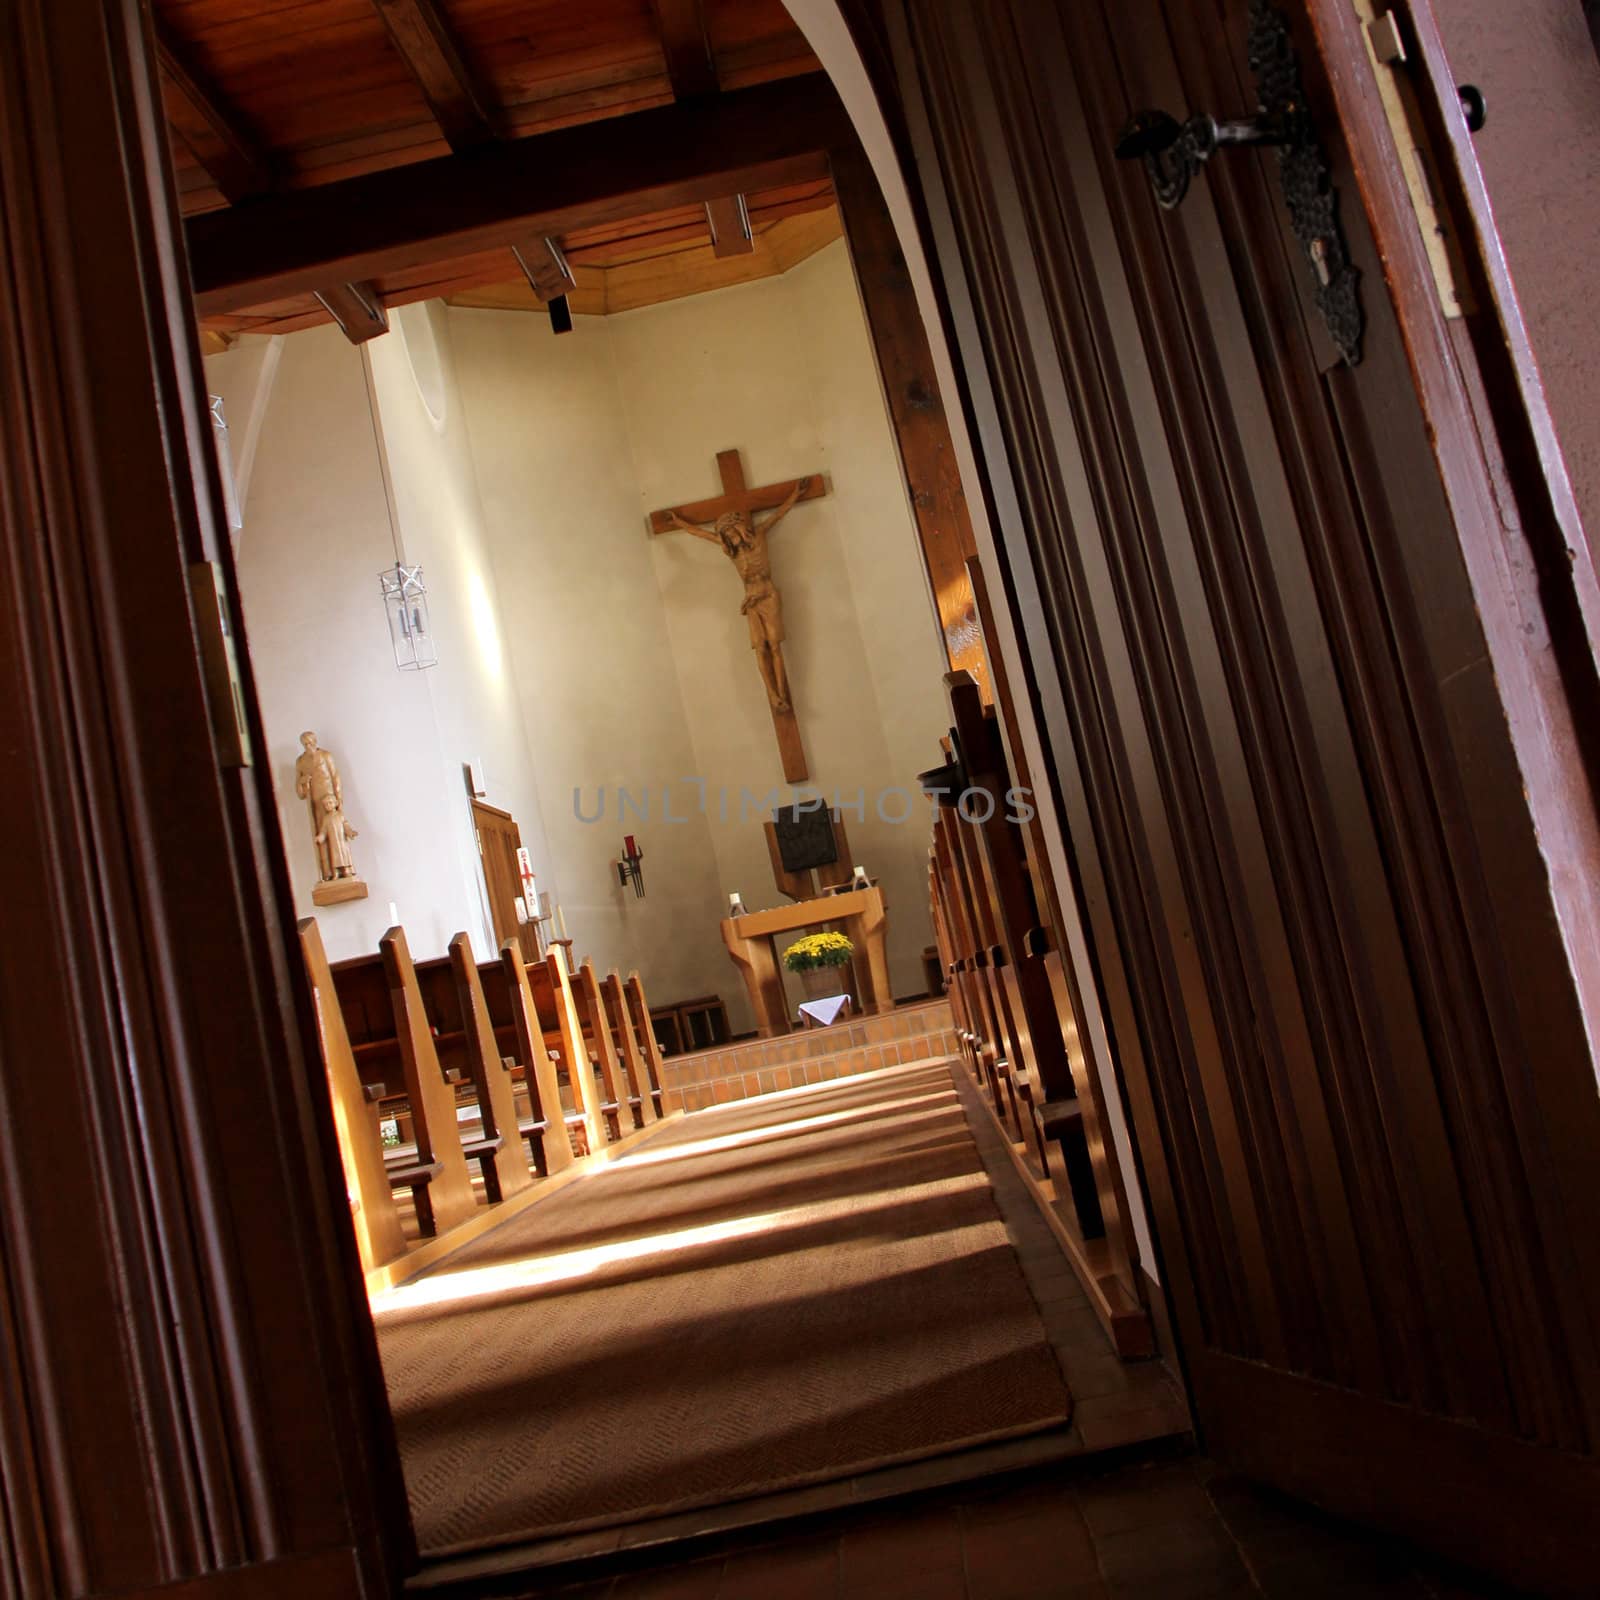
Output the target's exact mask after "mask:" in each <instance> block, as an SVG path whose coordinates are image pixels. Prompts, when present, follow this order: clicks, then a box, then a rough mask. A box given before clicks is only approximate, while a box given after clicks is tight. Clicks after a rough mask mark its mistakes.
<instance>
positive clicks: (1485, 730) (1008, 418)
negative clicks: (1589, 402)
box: [857, 0, 1600, 1590]
mask: <svg viewBox="0 0 1600 1600" xmlns="http://www.w3.org/2000/svg"><path fill="white" fill-rule="evenodd" d="M869 13H870V14H869ZM1363 13H1365V14H1363ZM857 21H858V23H860V24H862V26H861V27H860V30H859V36H860V38H861V40H862V41H863V42H864V44H865V47H866V49H867V52H868V55H869V65H876V67H877V69H878V72H879V79H880V82H881V83H882V84H884V85H888V86H890V98H893V99H897V100H898V102H899V104H898V106H897V107H896V108H895V109H896V110H897V111H900V112H903V115H904V127H905V130H906V137H907V140H908V144H909V147H910V149H909V153H910V154H912V155H914V157H915V167H914V168H913V167H912V166H911V164H910V163H907V171H908V172H911V171H914V172H915V174H916V182H917V183H918V185H919V186H920V199H921V201H922V202H923V204H924V205H925V206H926V211H927V218H928V223H929V238H930V243H931V245H932V247H933V255H934V257H935V261H936V265H937V267H938V270H939V272H940V274H941V275H942V279H943V288H944V290H945V291H946V293H947V304H948V310H949V314H950V320H951V327H952V330H953V332H954V334H955V336H956V341H957V345H958V349H959V355H960V358H961V364H962V367H963V370H964V377H965V381H966V382H967V384H968V385H969V393H968V396H967V398H968V400H969V403H970V413H971V416H972V418H973V421H974V424H975V427H976V432H977V437H978V442H979V445H980V449H981V455H982V460H983V466H984V469H985V471H986V474H987V476H988V479H989V488H990V489H991V490H992V500H991V504H992V510H993V520H994V522H995V525H996V529H997V539H998V541H999V543H1000V547H1001V553H1002V555H1003V557H1004V562H1005V565H1006V566H1007V568H1008V570H1007V572H1006V573H1005V575H1004V576H1005V578H1006V584H1007V600H1008V602H1009V603H1010V605H1011V607H1012V609H1013V613H1014V615H1015V616H1016V617H1017V618H1018V619H1019V621H1020V625H1021V629H1022V632H1023V637H1024V646H1025V655H1026V656H1027V657H1028V659H1029V670H1030V672H1031V674H1032V677H1033V681H1032V682H1031V683H1030V684H1029V686H1028V688H1029V697H1030V699H1031V700H1032V701H1033V702H1034V704H1035V705H1036V706H1037V707H1038V708H1039V710H1040V715H1041V719H1042V724H1043V725H1042V728H1041V733H1042V736H1043V738H1044V740H1045V743H1046V746H1047V752H1048V755H1049V757H1050V767H1051V769H1052V772H1053V775H1054V777H1055V779H1056V780H1057V781H1056V788H1057V799H1058V803H1059V805H1060V808H1061V820H1062V822H1063V824H1064V831H1065V833H1066V835H1067V837H1068V838H1069V839H1070V840H1071V844H1072V849H1073V851H1074V854H1075V869H1076V873H1077V881H1076V883H1075V884H1073V885H1071V886H1070V890H1069V892H1070V893H1072V894H1073V895H1074V896H1075V898H1076V901H1077V904H1078V908H1079V910H1080V912H1081V914H1082V917H1083V920H1084V923H1085V926H1086V928H1087V930H1088V932H1089V935H1090V939H1091V943H1092V946H1093V964H1092V967H1091V968H1090V969H1089V970H1086V971H1084V972H1082V973H1080V975H1079V976H1080V980H1081V981H1083V982H1084V983H1085V985H1086V986H1087V985H1090V984H1093V985H1095V986H1096V987H1097V989H1098V992H1099V996H1100V999H1101V1002H1102V1005H1103V1008H1104V1011H1105V1014H1106V1015H1107V1017H1108V1019H1109V1020H1110V1022H1111V1025H1112V1029H1113V1039H1112V1043H1113V1046H1114V1049H1115V1053H1116V1060H1117V1064H1118V1068H1119V1070H1120V1072H1121V1073H1122V1075H1123V1080H1124V1086H1125V1092H1126V1096H1127V1099H1128V1102H1129V1107H1130V1110H1131V1112H1132V1115H1133V1121H1134V1127H1135V1131H1136V1135H1137V1144H1138V1150H1139V1156H1140V1160H1141V1164H1142V1166H1143V1176H1144V1179H1145V1184H1146V1190H1147V1199H1148V1202H1149V1206H1150V1210H1151V1214H1152V1219H1153V1221H1154V1222H1155V1224H1156V1234H1157V1241H1158V1245H1159V1248H1160V1250H1161V1255H1162V1260H1161V1263H1160V1265H1161V1270H1162V1275H1163V1277H1164V1280H1165V1284H1166V1287H1167V1290H1168V1293H1169V1296H1170V1300H1171V1305H1172V1308H1173V1311H1174V1314H1175V1319H1176V1331H1177V1336H1178V1343H1179V1348H1180V1355H1181V1359H1182V1362H1183V1364H1184V1367H1185V1370H1186V1373H1187V1376H1188V1379H1189V1382H1190V1385H1191V1389H1192V1395H1193V1399H1194V1403H1195V1411H1196V1416H1197V1421H1198V1424H1199V1426H1200V1428H1201V1430H1202V1433H1203V1436H1204V1439H1205V1443H1206V1445H1207V1447H1208V1449H1209V1450H1210V1451H1212V1452H1213V1453H1214V1454H1216V1455H1217V1456H1218V1457H1220V1458H1221V1459H1223V1460H1224V1461H1226V1462H1228V1463H1230V1464H1232V1465H1234V1466H1236V1467H1239V1468H1241V1469H1243V1470H1245V1471H1247V1472H1250V1473H1252V1474H1255V1475H1258V1476H1261V1477H1264V1478H1267V1479H1270V1480H1272V1481H1275V1482H1277V1483H1279V1484H1281V1485H1283V1486H1285V1487H1287V1488H1289V1489H1290V1490H1292V1491H1294V1492H1296V1493H1299V1494H1302V1495H1305V1496H1308V1497H1310V1498H1312V1499H1314V1500H1317V1501H1320V1502H1322V1503H1323V1504H1326V1505H1328V1506H1329V1507H1331V1508H1333V1509H1335V1510H1337V1511H1340V1512H1342V1513H1345V1514H1350V1515H1355V1516H1358V1517H1361V1518H1364V1519H1367V1520H1370V1521H1372V1522H1375V1523H1383V1524H1387V1525H1388V1526H1390V1527H1393V1528H1395V1529H1397V1530H1399V1531H1402V1532H1404V1533H1406V1534H1409V1535H1411V1536H1413V1537H1416V1538H1419V1539H1421V1540H1423V1541H1425V1542H1431V1543H1434V1544H1436V1545H1438V1546H1440V1547H1442V1548H1445V1549H1447V1550H1448V1551H1449V1552H1450V1553H1451V1554H1452V1555H1454V1556H1455V1557H1456V1558H1458V1559H1463V1560H1467V1561H1471V1562H1475V1563H1479V1564H1482V1565H1484V1566H1487V1567H1491V1568H1497V1569H1498V1570H1500V1571H1501V1572H1503V1573H1504V1574H1506V1575H1507V1576H1508V1577H1511V1578H1513V1579H1517V1580H1520V1581H1521V1582H1523V1583H1531V1584H1536V1585H1538V1586H1540V1587H1546V1586H1548V1587H1552V1588H1559V1589H1563V1590H1566V1589H1573V1588H1579V1587H1588V1586H1589V1585H1591V1584H1592V1582H1593V1576H1594V1571H1595V1567H1594V1562H1595V1561H1596V1560H1597V1559H1600V1542H1597V1526H1596V1522H1595V1519H1594V1517H1593V1515H1592V1510H1593V1507H1594V1506H1595V1505H1597V1504H1600V1470H1597V1463H1596V1445H1597V1441H1600V1364H1597V1362H1596V1359H1595V1353H1596V1334H1597V1328H1600V1304H1597V1294H1600V1260H1597V1257H1596V1250H1597V1242H1600V1229H1597V1228H1596V1226H1595V1223H1596V1220H1597V1219H1596V1204H1597V1202H1596V1191H1595V1186H1594V1184H1593V1182H1592V1177H1586V1176H1585V1174H1586V1173H1587V1174H1591V1175H1592V1173H1593V1171H1594V1162H1595V1158H1596V1156H1597V1154H1600V1102H1597V1098H1596V1085H1595V1066H1594V1060H1593V1058H1592V1054H1591V1046H1590V1039H1589V1028H1590V1026H1591V1025H1592V1024H1593V1023H1594V1021H1595V1020H1596V1015H1597V1014H1596V1011H1595V1009H1594V1001H1595V996H1596V990H1595V980H1596V972H1595V962H1596V951H1597V950H1600V943H1597V941H1596V938H1595V928H1596V921H1595V911H1596V906H1595V885H1596V875H1595V871H1594V867H1595V863H1596V861H1597V859H1600V854H1597V833H1596V814H1595V810H1596V808H1595V794H1594V789H1593V777H1594V769H1593V766H1592V764H1591V762H1592V749H1591V748H1590V746H1589V745H1588V744H1587V743H1586V737H1587V736H1586V734H1585V732H1584V729H1585V727H1587V728H1588V729H1590V730H1592V728H1593V726H1594V722H1593V713H1592V710H1591V709H1590V708H1592V707H1593V705H1594V703H1595V700H1594V690H1595V681H1596V680H1595V661H1594V652H1593V649H1592V640H1591V633H1590V628H1589V622H1590V620H1591V619H1592V617H1593V615H1594V612H1593V607H1592V604H1591V601H1592V595H1593V573H1592V569H1591V567H1590V564H1589V556H1588V550H1587V547H1586V546H1585V544H1584V542H1583V534H1582V530H1581V528H1579V527H1578V526H1577V525H1576V519H1575V517H1574V516H1573V515H1572V512H1571V505H1570V497H1569V496H1568V495H1567V492H1566V487H1565V482H1564V477H1563V473H1562V468H1561V465H1560V461H1559V455H1558V454H1557V453H1556V452H1555V450H1554V448H1553V446H1552V445H1551V443H1550V435H1549V432H1548V426H1547V423H1546V422H1545V419H1544V418H1543V416H1542V411H1541V402H1540V400H1539V394H1538V389H1537V380H1536V378H1535V377H1534V375H1533V374H1532V369H1531V364H1530V363H1528V362H1527V361H1526V359H1525V357H1526V348H1525V341H1523V340H1522V338H1521V333H1520V328H1519V327H1518V326H1517V325H1516V321H1515V318H1516V311H1515V305H1514V302H1513V301H1512V300H1511V299H1510V296H1509V293H1508V290H1507V286H1506V285H1505V284H1504V283H1503V281H1501V280H1500V279H1499V278H1497V276H1496V273H1497V271H1498V268H1497V266H1496V262H1497V260H1498V256H1497V252H1496V251H1495V250H1494V248H1493V234H1492V223H1490V222H1489V219H1488V217H1487V212H1486V209H1485V208H1484V204H1483V197H1482V192H1481V187H1477V186H1476V174H1475V168H1474V165H1473V163H1472V159H1471V152H1470V135H1469V134H1468V131H1467V128H1466V125H1465V122H1464V120H1463V113H1462V110H1461V107H1460V104H1459V102H1458V100H1457V98H1456V96H1455V92H1454V85H1453V83H1452V81H1451V79H1450V77H1449V74H1448V68H1447V65H1446V64H1445V63H1444V62H1443V60H1442V57H1441V56H1440V55H1439V51H1438V44H1437V39H1436V37H1435V35H1434V32H1433V29H1432V24H1431V17H1430V15H1429V13H1428V11H1427V6H1426V0H1405V3H1402V4H1400V5H1398V6H1397V7H1396V8H1395V11H1394V14H1393V17H1392V19H1391V21H1390V23H1389V25H1388V32H1387V33H1384V34H1377V33H1374V34H1369V33H1368V31H1367V28H1366V26H1365V24H1366V23H1367V22H1369V21H1372V22H1379V23H1381V19H1379V18H1376V17H1375V16H1373V15H1372V13H1371V11H1370V10H1369V9H1368V8H1366V7H1365V6H1364V4H1363V3H1357V4H1355V5H1353V6H1352V5H1351V4H1349V3H1347V0H1341V3H1334V0H1277V5H1276V11H1274V10H1273V9H1272V8H1269V7H1268V6H1266V5H1264V4H1262V3H1260V0H1205V3H1203V4H1200V5H1198V6H1196V5H1188V4H1180V3H1177V0H1088V3H1085V4H1075V5H1068V6H1039V5H1033V4H1029V3H1027V0H882V3H881V4H871V5H863V6H862V7H861V8H859V12H858V16H857ZM1369 38H1374V39H1378V40H1379V42H1380V45H1379V47H1375V48H1371V49H1369V45H1368V40H1369ZM875 42H876V43H879V44H881V45H882V47H883V53H882V55H881V56H879V57H878V58H877V59H876V61H875V62H873V61H871V60H870V57H871V51H872V48H873V45H874V43H875ZM1263 71H1267V72H1274V73H1277V74H1279V75H1280V78H1281V77H1282V76H1283V75H1285V74H1289V75H1294V74H1297V75H1298V85H1297V87H1291V89H1290V90H1289V91H1288V92H1289V93H1290V94H1291V95H1292V97H1293V99H1294V106H1293V114H1294V115H1295V116H1296V117H1299V118H1304V119H1306V121H1307V122H1308V123H1309V126H1310V128H1311V130H1312V137H1313V140H1314V144H1315V146H1316V148H1317V149H1318V150H1319V151H1320V159H1321V161H1322V162H1323V163H1324V164H1325V173H1323V174H1320V175H1319V174H1318V172H1317V168H1316V165H1315V162H1310V164H1309V165H1308V161H1309V158H1305V159H1300V158H1297V161H1296V162H1295V163H1285V164H1284V168H1283V170H1282V171H1280V156H1279V154H1278V152H1277V150H1275V149H1272V148H1267V149H1264V150H1253V149H1248V148H1242V149H1241V148H1224V149H1221V150H1220V151H1218V153H1216V154H1215V155H1213V156H1212V158H1211V159H1210V160H1209V162H1207V163H1206V164H1205V165H1204V166H1203V167H1201V168H1200V169H1199V170H1198V171H1196V172H1195V173H1194V174H1193V175H1192V177H1191V180H1190V182H1189V185H1188V193H1187V195H1186V197H1185V198H1184V199H1183V200H1182V203H1181V204H1179V205H1177V206H1176V207H1175V208H1174V209H1171V210H1163V209H1161V208H1160V207H1159V206H1158V204H1157V201H1156V198H1155V194H1154V191H1153V185H1152V182H1151V175H1150V173H1149V172H1148V171H1147V170H1146V165H1145V163H1144V162H1143V161H1142V160H1137V159H1136V160H1119V159H1118V158H1117V155H1116V148H1115V147H1116V145H1117V143H1118V139H1119V135H1120V134H1122V132H1123V131H1124V129H1125V128H1126V127H1127V126H1128V124H1129V122H1130V119H1131V118H1132V117H1133V116H1134V114H1135V113H1137V112H1140V111H1164V112H1166V113H1169V114H1170V115H1171V116H1172V117H1173V118H1174V119H1176V121H1177V122H1178V123H1180V124H1181V123H1182V122H1183V121H1184V120H1185V119H1187V118H1189V117H1190V116H1191V115H1192V114H1194V113H1198V112H1208V113H1211V114H1212V115H1214V116H1215V117H1217V118H1219V119H1232V118H1248V117H1250V116H1251V115H1252V114H1253V113H1255V112H1256V110H1257V108H1258V105H1260V104H1261V103H1263V101H1264V100H1265V99H1266V98H1267V97H1268V95H1269V93H1274V92H1278V91H1277V90H1276V89H1274V88H1272V87H1271V86H1266V85H1264V84H1263V80H1262V78H1261V76H1260V74H1261V72H1263ZM1385 75H1387V77H1386V76H1385ZM1280 87H1281V85H1280ZM1146 126H1150V124H1148V123H1147V124H1146ZM1414 149H1420V150H1422V151H1425V152H1426V153H1427V156H1426V159H1427V161H1428V163H1429V166H1430V169H1431V170H1430V173H1429V181H1428V186H1427V188H1425V189H1424V191H1423V192H1424V194H1425V195H1426V194H1430V193H1431V195H1432V198H1433V200H1434V201H1435V202H1436V203H1437V205H1438V207H1439V214H1438V215H1437V216H1433V217H1424V218H1423V219H1422V220H1421V222H1420V223H1419V219H1418V216H1417V214H1416V211H1415V209H1414V195H1415V192H1416V190H1417V189H1418V187H1419V186H1418V185H1416V184H1413V183H1408V181H1407V172H1406V169H1405V167H1404V166H1403V165H1402V162H1401V159H1400V152H1402V151H1404V152H1406V154H1407V157H1408V159H1409V158H1410V155H1411V151H1412V150H1414ZM1174 155H1175V151H1174V150H1173V149H1172V148H1171V147H1168V148H1167V149H1166V150H1165V152H1164V153H1163V155H1162V160H1163V161H1170V160H1171V159H1172V158H1173V156H1174ZM1308 171H1309V172H1310V173H1311V177H1310V178H1309V179H1308V178H1307V177H1306V174H1307V172H1308ZM1165 175H1166V176H1168V177H1170V176H1171V168H1170V167H1168V168H1167V169H1166V172H1165ZM1285 176H1288V177H1289V178H1290V179H1291V180H1295V181H1298V182H1299V184H1300V186H1301V188H1300V193H1299V194H1298V195H1297V197H1296V198H1297V202H1300V203H1304V202H1307V201H1311V202H1316V201H1318V200H1320V199H1321V198H1322V197H1324V196H1325V195H1326V194H1327V193H1328V192H1329V187H1328V186H1331V192H1332V193H1333V194H1334V195H1335V196H1336V200H1335V204H1334V207H1333V215H1334V217H1335V218H1336V219H1337V224H1338V229H1339V231H1338V232H1337V234H1334V233H1332V232H1330V231H1329V230H1328V229H1327V227H1326V222H1327V215H1326V208H1325V207H1324V208H1322V209H1323V214H1322V216H1321V218H1320V221H1319V219H1317V218H1316V217H1313V218H1312V219H1311V222H1310V223H1309V224H1308V222H1307V219H1306V217H1305V216H1304V215H1302V216H1301V218H1300V219H1299V228H1298V231H1297V227H1296V219H1295V218H1294V217H1293V216H1292V215H1291V213H1290V210H1289V208H1288V205H1287V203H1286V199H1285V194H1284V183H1283V178H1284V177H1285ZM1307 209H1309V210H1310V211H1313V212H1315V211H1316V210H1317V209H1318V208H1317V206H1316V205H1315V204H1311V205H1310V206H1309V207H1307V206H1305V205H1304V204H1302V210H1303V211H1304V210H1307ZM1319 227H1320V228H1321V232H1320V233H1319V232H1318V228H1319ZM1441 228H1442V229H1444V230H1445V232H1446V234H1447V236H1448V248H1447V249H1446V250H1444V251H1439V250H1434V251H1432V252H1431V253H1430V249H1429V248H1428V246H1429V244H1430V242H1432V241H1433V240H1436V239H1437V238H1438V237H1439V234H1438V230H1439V229H1441ZM1319 237H1320V238H1321V239H1322V243H1321V244H1320V245H1314V244H1313V242H1312V241H1313V240H1315V239H1316V238H1319ZM1342 259H1347V260H1348V263H1349V264H1350V265H1351V266H1352V267H1353V268H1354V270H1355V272H1356V273H1357V274H1358V276H1357V277H1356V278H1354V279H1348V278H1343V279H1341V278H1340V276H1339V268H1340V265H1341V260H1342ZM1345 290H1349V291H1351V292H1350V293H1349V294H1345V293H1344V291H1345ZM1319 291H1323V292H1320V293H1319ZM1452 297H1453V298H1452ZM1352 307H1354V308H1355V314H1356V316H1357V317H1358V321H1357V322H1356V323H1355V324H1354V326H1353V324H1352ZM1330 312H1331V313H1332V315H1329V314H1328V313H1330ZM1585 1508H1588V1509H1585Z"/></svg>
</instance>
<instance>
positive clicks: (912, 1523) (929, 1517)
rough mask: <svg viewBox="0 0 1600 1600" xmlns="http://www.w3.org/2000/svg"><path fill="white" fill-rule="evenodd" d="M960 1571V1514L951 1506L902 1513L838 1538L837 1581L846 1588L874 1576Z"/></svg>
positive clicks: (885, 1577)
mask: <svg viewBox="0 0 1600 1600" xmlns="http://www.w3.org/2000/svg"><path fill="white" fill-rule="evenodd" d="M961 1570H962V1540H961V1518H960V1516H959V1514H958V1512H957V1510H956V1508H955V1507H954V1506H937V1507H931V1508H929V1509H927V1510H925V1511H921V1512H913V1513H910V1514H905V1513H902V1514H901V1515H898V1516H895V1517H893V1518H889V1519H885V1520H882V1521H873V1522H869V1523H864V1524H862V1525H861V1526H859V1527H855V1528H851V1529H849V1530H847V1531H846V1532H845V1533H844V1535H843V1536H842V1537H841V1538H840V1540H839V1584H840V1589H841V1590H842V1591H844V1592H848V1591H849V1590H850V1589H852V1588H854V1587H859V1586H860V1585H862V1584H867V1583H871V1582H872V1581H874V1580H883V1581H885V1582H887V1581H890V1580H893V1581H896V1582H898V1581H899V1580H900V1579H901V1578H902V1577H904V1576H906V1575H907V1574H915V1573H923V1574H927V1575H929V1576H930V1577H931V1576H933V1575H935V1574H944V1573H950V1572H955V1573H957V1574H959V1573H960V1572H961Z"/></svg>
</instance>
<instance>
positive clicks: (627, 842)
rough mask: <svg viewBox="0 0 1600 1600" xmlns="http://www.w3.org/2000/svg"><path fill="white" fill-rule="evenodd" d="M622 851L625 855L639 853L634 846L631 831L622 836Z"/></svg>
mask: <svg viewBox="0 0 1600 1600" xmlns="http://www.w3.org/2000/svg"><path fill="white" fill-rule="evenodd" d="M622 853H623V855H625V856H636V855H638V853H639V852H638V851H637V850H635V849H634V847H633V835H632V834H631V833H625V834H623V836H622Z"/></svg>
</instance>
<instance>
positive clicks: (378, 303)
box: [315, 283, 389, 344]
mask: <svg viewBox="0 0 1600 1600" xmlns="http://www.w3.org/2000/svg"><path fill="white" fill-rule="evenodd" d="M315 292H316V296H317V299H318V300H320V301H321V302H322V308H323V310H325V311H326V312H327V313H328V315H329V316H330V317H332V318H333V320H334V321H335V322H337V323H338V324H339V331H340V332H341V333H342V334H343V335H344V336H345V338H347V339H348V340H349V341H350V343H351V344H365V343H366V342H367V340H368V339H376V338H377V337H378V335H379V334H381V333H387V332H388V331H389V313H388V312H387V311H386V310H385V309H384V305H383V296H382V295H380V294H379V293H378V289H377V285H376V284H373V283H337V284H331V285H328V286H326V287H324V288H321V289H318V290H316V291H315Z"/></svg>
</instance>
